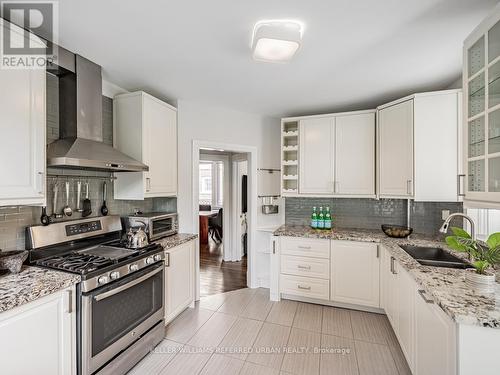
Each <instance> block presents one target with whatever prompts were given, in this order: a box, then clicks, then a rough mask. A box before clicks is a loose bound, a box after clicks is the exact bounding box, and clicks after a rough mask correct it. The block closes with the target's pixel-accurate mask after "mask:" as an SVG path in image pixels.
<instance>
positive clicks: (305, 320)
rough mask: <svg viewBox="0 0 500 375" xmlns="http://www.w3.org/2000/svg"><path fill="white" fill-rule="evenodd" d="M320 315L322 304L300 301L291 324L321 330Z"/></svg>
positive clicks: (321, 313) (310, 329)
mask: <svg viewBox="0 0 500 375" xmlns="http://www.w3.org/2000/svg"><path fill="white" fill-rule="evenodd" d="M322 317H323V306H320V305H313V304H311V303H302V302H301V303H299V306H298V307H297V313H296V314H295V318H294V320H293V324H292V326H293V327H294V328H300V329H305V330H307V331H314V332H321V321H322Z"/></svg>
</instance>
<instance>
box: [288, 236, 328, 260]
mask: <svg viewBox="0 0 500 375" xmlns="http://www.w3.org/2000/svg"><path fill="white" fill-rule="evenodd" d="M281 254H282V255H294V256H299V257H313V258H325V259H330V240H323V239H316V238H295V237H282V238H281Z"/></svg>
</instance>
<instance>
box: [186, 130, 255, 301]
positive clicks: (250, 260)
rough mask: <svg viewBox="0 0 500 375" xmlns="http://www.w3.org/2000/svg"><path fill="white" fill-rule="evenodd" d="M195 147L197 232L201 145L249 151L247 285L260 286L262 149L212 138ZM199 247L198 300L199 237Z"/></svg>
mask: <svg viewBox="0 0 500 375" xmlns="http://www.w3.org/2000/svg"><path fill="white" fill-rule="evenodd" d="M192 144H193V147H192V152H193V153H192V165H191V176H192V197H191V199H192V202H193V228H194V231H195V233H199V232H200V223H199V206H198V202H197V199H198V197H199V191H198V190H199V171H198V165H199V163H200V149H201V148H213V149H216V150H224V151H227V152H235V153H246V154H248V158H247V161H248V197H249V199H248V212H247V223H248V252H247V286H248V287H250V288H257V287H258V285H257V277H256V275H255V263H256V252H257V249H256V246H255V243H256V240H255V230H256V228H257V161H258V150H257V147H255V146H247V145H239V144H231V143H221V142H212V141H202V140H193V143H192ZM197 244H198V246H197V251H196V254H195V266H196V283H195V285H196V288H195V300H197V301H198V300H199V299H200V251H199V241H197Z"/></svg>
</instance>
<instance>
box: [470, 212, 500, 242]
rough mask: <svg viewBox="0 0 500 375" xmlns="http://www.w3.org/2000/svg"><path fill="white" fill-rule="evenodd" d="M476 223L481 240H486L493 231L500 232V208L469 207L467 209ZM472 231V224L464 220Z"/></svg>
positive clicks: (478, 236)
mask: <svg viewBox="0 0 500 375" xmlns="http://www.w3.org/2000/svg"><path fill="white" fill-rule="evenodd" d="M466 213H467V215H469V216H470V217H471V218H472V219H473V220H474V223H475V224H476V235H477V238H478V239H480V240H483V241H485V240H486V239H487V238H488V236H489V235H490V234H492V233H496V232H500V210H493V209H481V208H468V209H467V210H466ZM464 222H465V223H466V225H467V227H466V229H467V230H468V231H470V224H469V223H468V222H467V221H465V220H464Z"/></svg>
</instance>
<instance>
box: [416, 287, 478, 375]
mask: <svg viewBox="0 0 500 375" xmlns="http://www.w3.org/2000/svg"><path fill="white" fill-rule="evenodd" d="M419 292H420V293H422V294H420V293H419V295H418V296H417V297H416V299H415V359H416V361H415V366H414V373H415V374H416V375H455V374H456V373H457V371H456V350H457V346H456V332H457V326H456V324H455V323H454V322H453V321H451V319H450V318H449V317H448V316H447V315H446V314H445V313H444V312H443V311H442V310H441V309H440V308H439V307H438V306H436V305H435V304H434V302H433V301H432V300H429V299H428V297H426V296H425V293H423V291H419ZM478 371H480V370H479V369H478ZM478 373H479V372H478Z"/></svg>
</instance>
